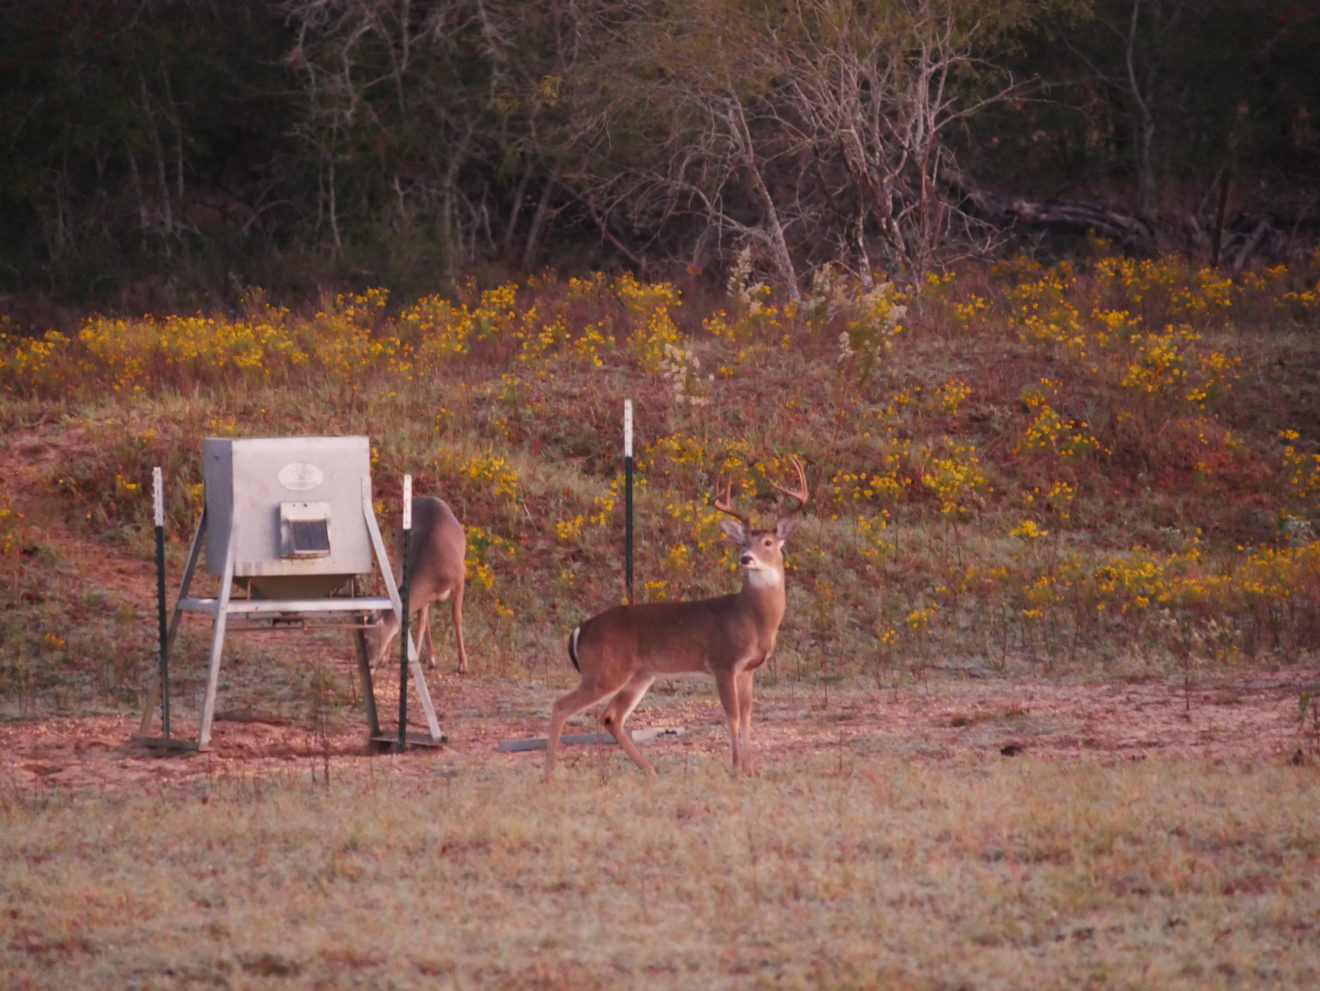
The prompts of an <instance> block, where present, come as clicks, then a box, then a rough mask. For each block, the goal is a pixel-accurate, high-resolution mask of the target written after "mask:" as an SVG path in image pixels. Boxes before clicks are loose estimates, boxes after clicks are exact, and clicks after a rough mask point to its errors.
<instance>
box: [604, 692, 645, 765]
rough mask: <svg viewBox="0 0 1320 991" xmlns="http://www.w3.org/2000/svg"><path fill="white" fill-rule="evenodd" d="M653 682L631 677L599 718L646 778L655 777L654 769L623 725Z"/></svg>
mask: <svg viewBox="0 0 1320 991" xmlns="http://www.w3.org/2000/svg"><path fill="white" fill-rule="evenodd" d="M653 681H655V678H654V677H653V676H651V675H646V674H635V675H633V676H632V677H631V678H630V679H628V683H627V684H625V685H624V686H623V687H622V688H620V689H619V691H618V693H617V694H616V695H615V696H614V698H612V699H610V704H609V705H608V706H606V707H605V712H604V713H603V714H602V715H601V717H600V721H601V723H602V724H603V725H604V726H605V728H606V729H607V730H609V731H610V733H611V734H613V736H614V739H615V741H616V742H617V743H618V744H619V746H621V747H622V748H623V752H624V753H626V754H627V755H628V756H629V757H631V758H632V759H633V763H634V764H636V765H637V766H638V767H640V768H641V769H642V771H643V772H644V773H645V774H646V776H647V777H648V778H654V777H655V776H656V775H655V768H653V767H652V766H651V762H650V761H649V760H647V759H646V758H645V757H644V756H643V755H642V752H641V751H640V750H639V749H637V744H635V743H634V742H633V740H632V737H631V736H629V735H628V730H627V728H626V727H625V726H624V723H625V722H626V721H627V719H628V717H629V716H630V715H632V711H633V710H634V709H636V708H637V703H638V702H640V701H641V700H642V696H643V695H645V694H646V690H647V689H648V688H650V687H651V683H652V682H653Z"/></svg>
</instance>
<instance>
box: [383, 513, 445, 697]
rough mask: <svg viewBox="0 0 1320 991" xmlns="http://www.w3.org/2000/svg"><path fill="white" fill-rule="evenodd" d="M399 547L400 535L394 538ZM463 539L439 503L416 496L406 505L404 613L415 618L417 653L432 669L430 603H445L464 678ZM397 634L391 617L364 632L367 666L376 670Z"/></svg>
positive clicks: (397, 627) (432, 645)
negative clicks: (369, 662)
mask: <svg viewBox="0 0 1320 991" xmlns="http://www.w3.org/2000/svg"><path fill="white" fill-rule="evenodd" d="M400 544H402V534H400ZM466 556H467V538H466V537H465V536H464V535H463V528H462V526H460V525H459V522H458V519H457V518H456V517H455V516H454V513H453V511H452V510H451V509H450V508H449V506H448V505H447V504H446V503H445V502H444V500H442V499H437V498H436V497H435V496H421V497H419V498H417V499H414V500H413V503H412V529H411V530H409V540H408V575H407V579H408V609H409V615H411V614H413V613H420V614H421V616H420V618H419V620H418V623H417V647H418V651H419V653H420V655H421V656H422V657H423V658H425V660H426V663H427V665H428V666H429V667H432V668H434V667H435V646H434V644H432V642H431V622H430V613H431V603H433V602H444V601H445V600H448V601H449V603H450V608H451V609H452V610H453V617H454V637H455V639H456V640H457V641H458V670H459V672H460V673H461V674H466V673H467V669H468V661H467V651H466V650H465V649H464V647H463V586H464V583H465V582H466V581H467V569H466V566H465V558H466ZM398 633H399V621H398V619H397V618H395V616H394V614H393V613H386V614H385V617H384V618H383V619H382V620H381V621H380V622H378V623H375V624H374V625H372V626H371V628H370V629H369V630H368V637H369V639H370V650H371V657H372V666H373V667H374V666H375V665H376V664H379V663H380V662H381V660H382V659H383V658H384V656H385V652H386V651H387V650H389V646H390V643H391V642H392V641H393V640H394V638H395V637H396V636H398Z"/></svg>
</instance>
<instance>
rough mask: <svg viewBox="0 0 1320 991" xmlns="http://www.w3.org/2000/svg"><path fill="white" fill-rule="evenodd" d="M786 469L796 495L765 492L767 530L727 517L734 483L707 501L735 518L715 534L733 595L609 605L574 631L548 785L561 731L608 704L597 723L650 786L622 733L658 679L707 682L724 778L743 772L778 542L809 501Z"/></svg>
mask: <svg viewBox="0 0 1320 991" xmlns="http://www.w3.org/2000/svg"><path fill="white" fill-rule="evenodd" d="M792 464H793V467H794V469H795V470H796V471H797V476H798V487H797V488H796V489H793V490H790V489H786V488H783V487H782V486H780V485H774V483H773V482H772V483H771V484H772V485H774V487H775V488H776V489H778V490H779V492H780V493H781V496H780V499H779V520H778V522H777V523H776V524H775V526H774V527H773V528H772V529H769V530H754V529H752V526H751V523H750V522H749V521H748V519H747V517H745V516H741V515H739V514H738V513H736V512H734V510H733V507H732V505H731V504H730V496H731V494H732V489H733V486H732V483H729V484H728V485H726V486H725V489H724V494H723V496H722V497H721V496H719V495H717V496H716V497H715V498H714V499H713V500H712V505H713V506H714V507H715V508H716V509H718V510H719V511H720V512H722V513H725V514H727V515H728V516H732V517H733V520H724V521H722V522H721V524H720V527H721V529H722V530H723V531H724V534H725V536H727V537H728V538H729V539H730V540H732V541H733V542H734V543H735V544H736V545H737V546H738V548H739V550H740V556H739V564H740V565H741V569H742V588H740V589H739V590H738V591H737V592H735V593H733V594H731V595H721V596H717V597H716V598H713V599H700V600H696V601H691V602H650V603H642V604H640V605H620V606H615V607H614V608H612V609H607V610H606V611H605V612H603V613H600V614H599V615H597V616H594V617H592V618H591V619H589V620H587V621H586V622H585V623H583V624H582V625H581V626H579V627H577V629H575V630H574V631H573V632H572V634H571V635H570V636H569V640H568V655H569V659H570V660H571V661H572V662H573V666H574V667H575V668H577V669H578V671H579V672H580V673H581V675H582V680H581V681H580V682H579V683H578V686H577V687H576V688H575V689H573V690H572V691H571V692H569V693H568V694H567V695H565V696H563V697H562V698H560V699H559V700H558V701H556V702H555V704H554V709H553V711H552V713H551V716H550V736H549V740H548V741H547V747H546V757H545V780H546V781H549V780H550V776H551V774H552V772H553V770H554V764H555V756H556V752H557V750H558V748H559V737H560V734H561V733H562V732H563V729H564V723H565V722H566V721H567V720H568V719H570V718H571V717H572V716H573V715H575V714H576V713H578V712H581V711H582V710H583V709H585V708H587V706H589V705H592V704H593V703H595V702H599V701H600V700H601V699H604V698H607V697H610V696H612V698H610V701H609V703H608V704H607V705H606V707H605V712H604V714H603V715H602V716H601V722H602V723H603V724H604V725H605V727H606V728H607V729H608V730H609V731H610V733H611V734H613V736H614V739H615V740H616V741H618V743H619V746H621V747H623V749H624V751H625V752H626V753H627V754H628V756H629V757H631V758H632V759H633V761H634V762H635V763H636V764H637V766H638V767H640V768H641V769H642V770H643V771H644V772H645V773H646V774H647V775H648V776H650V777H654V776H655V769H654V768H652V767H651V764H650V762H649V761H648V760H647V759H646V758H645V757H643V756H642V753H641V751H640V750H638V749H637V745H636V744H635V743H633V741H632V739H631V738H630V737H629V736H628V731H627V728H626V727H625V725H624V724H625V723H626V722H627V719H628V716H629V715H630V714H631V713H632V711H633V709H635V708H636V707H637V703H638V702H640V701H641V699H642V696H643V695H645V694H646V690H647V689H648V688H650V687H651V683H652V682H653V681H655V679H656V678H657V677H659V676H662V675H682V674H709V675H712V676H714V678H715V685H716V687H717V688H718V689H719V693H720V703H721V705H723V707H724V718H725V722H726V724H727V725H728V729H729V741H730V743H731V745H732V749H733V766H732V771H733V773H734V774H735V775H736V774H740V773H750V772H751V770H752V761H751V753H750V748H751V724H752V677H753V675H754V674H755V673H756V669H757V668H758V667H760V666H761V664H763V663H764V662H765V660H766V658H767V657H769V656H770V653H771V652H772V651H773V650H774V649H775V638H776V636H777V635H778V632H779V622H780V620H782V619H783V617H784V608H785V598H784V553H783V548H784V539H785V538H786V537H787V536H788V534H789V531H790V530H791V529H792V528H793V518H792V515H791V512H796V511H797V510H800V509H801V508H802V507H803V506H805V505H806V504H807V498H808V492H807V476H806V471H805V470H804V469H803V467H802V462H801V461H799V460H798V459H797V458H793V459H792ZM718 488H719V486H718V484H717V486H716V490H717V493H718ZM785 496H788V497H791V498H793V499H796V500H797V503H798V505H797V507H796V509H793V510H791V511H785V509H784V497H785ZM735 521H736V522H735Z"/></svg>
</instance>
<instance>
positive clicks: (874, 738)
mask: <svg viewBox="0 0 1320 991" xmlns="http://www.w3.org/2000/svg"><path fill="white" fill-rule="evenodd" d="M707 687H708V686H707ZM560 690H561V689H553V688H548V687H545V686H520V685H518V684H517V683H515V682H511V681H509V680H507V679H498V678H491V677H485V676H482V675H472V676H465V677H459V676H457V675H453V674H437V675H432V677H431V693H432V695H433V697H434V698H435V700H436V705H437V708H438V709H439V710H440V713H441V725H442V728H443V730H444V732H445V734H446V735H447V737H448V740H447V742H446V743H445V744H444V745H443V746H441V747H439V748H427V749H413V750H410V751H409V752H407V753H404V754H392V753H388V752H386V753H382V752H380V751H379V750H374V749H373V748H372V746H371V745H370V744H369V742H368V740H367V734H366V722H365V716H362V719H361V721H360V722H356V723H355V722H353V721H352V720H351V716H352V715H353V714H351V713H350V714H348V715H343V714H342V713H341V714H340V715H339V716H337V717H336V720H335V725H334V726H332V727H330V728H325V727H324V726H321V727H318V726H316V725H315V721H313V720H310V719H309V720H299V719H296V718H294V719H284V718H279V717H275V716H270V715H263V714H261V713H259V712H250V711H248V712H222V713H221V714H220V716H219V718H218V719H217V721H216V723H215V727H214V732H213V737H212V741H211V747H210V748H209V749H208V750H207V751H205V752H201V753H194V754H191V755H181V754H178V753H175V752H171V751H162V750H160V749H155V748H151V747H149V746H147V745H146V744H145V743H143V742H141V741H140V740H137V739H135V738H134V737H135V734H136V733H137V730H138V719H137V718H136V717H132V716H96V717H84V718H45V719H31V720H20V721H15V722H9V723H3V724H0V786H11V787H12V786H18V787H23V788H44V787H58V786H65V787H74V788H96V789H108V790H115V789H129V790H137V789H142V788H148V789H150V788H154V787H159V786H167V785H169V784H171V783H183V784H188V783H195V784H201V783H204V782H206V781H208V780H211V779H214V778H216V777H224V776H239V777H247V776H253V775H265V774H271V775H280V774H284V775H288V774H291V773H292V774H299V775H314V776H319V775H323V774H334V773H336V772H338V771H345V770H352V769H359V770H364V771H365V770H374V769H376V768H380V769H382V770H387V771H388V773H391V774H404V775H413V774H415V775H418V776H431V775H437V774H454V773H480V772H482V771H483V770H491V769H495V768H500V767H503V768H515V769H516V768H525V769H526V771H527V773H529V774H537V773H539V771H540V766H541V761H542V759H543V751H535V750H534V751H530V752H504V751H501V750H500V748H499V744H500V742H501V741H506V740H525V739H528V738H535V737H538V736H543V735H544V733H545V731H546V721H547V717H548V713H549V709H550V704H551V702H552V701H553V699H554V697H555V695H556V694H557V693H558V691H560ZM1317 690H1320V672H1316V671H1314V670H1312V669H1309V668H1304V667H1297V668H1275V669H1259V668H1258V669H1247V670H1238V671H1234V672H1232V673H1227V674H1214V675H1206V676H1204V677H1200V678H1197V679H1195V680H1194V681H1193V683H1192V685H1191V687H1190V690H1189V689H1188V688H1187V687H1186V686H1184V684H1183V682H1182V680H1181V679H1176V680H1158V679H1146V680H1141V681H1114V682H1108V683H1094V682H1091V683H1085V684H1082V683H1077V684H1067V683H1061V684H1055V683H1044V682H1039V681H1027V680H1020V679H1005V678H996V677H980V678H970V677H959V678H953V677H939V678H932V679H931V680H929V681H926V682H922V683H919V684H915V685H910V686H904V687H901V688H880V687H874V686H867V685H853V686H844V685H833V686H828V687H826V686H819V685H817V686H810V687H803V686H797V685H794V686H786V685H783V684H780V685H776V686H772V687H770V688H769V689H768V690H764V691H762V692H761V693H760V695H759V696H758V708H757V713H756V719H755V721H754V726H753V731H754V740H755V744H754V746H755V752H756V755H757V758H758V761H759V763H760V766H761V768H762V769H763V770H764V769H766V768H769V767H772V766H773V765H774V764H775V763H776V762H777V761H782V760H786V759H787V758H788V757H789V756H791V755H792V754H794V753H798V754H800V753H801V752H803V751H817V752H819V753H823V754H828V755H831V756H837V758H838V759H839V761H840V762H856V761H865V760H867V759H877V758H880V759H886V758H887V759H894V758H899V759H915V760H924V761H933V762H940V761H951V760H968V759H972V760H974V759H986V760H1006V759H1014V758H1021V757H1024V756H1026V755H1030V756H1032V757H1034V758H1036V759H1048V760H1087V761H1101V762H1112V761H1125V760H1142V759H1147V758H1157V757H1158V758H1164V759H1204V760H1212V761H1221V760H1222V761H1233V760H1261V761H1306V762H1308V763H1309V762H1313V761H1316V760H1317V756H1316V754H1317V751H1318V750H1320V734H1317V731H1316V729H1315V727H1314V726H1312V725H1311V724H1310V721H1308V722H1307V724H1306V725H1305V726H1299V720H1298V715H1299V700H1300V699H1301V698H1302V697H1303V693H1307V692H1317ZM381 711H382V722H384V721H385V720H386V713H390V714H391V715H392V712H391V710H390V708H389V703H388V700H386V699H382V700H381ZM359 715H361V714H360V713H359ZM721 717H722V713H721V712H720V708H719V704H718V702H717V701H716V699H715V697H714V692H713V689H711V690H709V691H704V692H703V691H702V686H700V685H699V684H696V683H694V684H692V686H691V687H690V688H689V687H687V686H684V687H682V688H681V689H676V690H672V691H669V692H666V691H665V690H663V689H662V688H661V687H660V686H659V685H657V688H656V690H654V691H653V692H652V694H651V695H650V696H649V697H648V698H647V700H646V701H645V702H644V703H643V706H642V708H641V709H639V711H638V713H637V714H636V715H635V716H634V718H633V720H632V721H631V724H630V725H631V726H632V728H633V729H634V730H638V729H644V728H648V727H682V728H683V730H684V732H683V733H682V734H680V735H677V736H674V737H668V738H664V739H662V740H658V741H655V742H652V743H650V744H647V751H648V753H649V754H650V755H651V756H652V758H653V759H655V760H657V763H658V764H659V767H660V770H661V773H664V766H665V763H666V762H667V761H668V762H670V763H671V765H672V762H673V761H674V760H676V759H679V760H683V759H686V760H713V761H721V762H722V761H723V760H725V758H726V755H727V736H726V733H725V730H724V727H723V723H722V718H721ZM588 728H590V727H589V726H588V725H586V724H585V723H584V724H583V725H580V726H575V727H571V728H570V730H569V732H581V731H582V730H584V729H588ZM415 729H416V727H415ZM195 733H196V728H195V724H191V725H190V724H189V723H187V722H183V721H180V722H178V723H177V724H176V726H175V735H176V736H183V737H189V736H195ZM614 749H615V748H613V747H611V748H610V751H613V750H614ZM602 756H606V755H605V752H604V751H603V750H601V749H600V748H596V747H587V746H572V747H569V748H567V751H566V753H565V763H566V765H568V766H569V767H572V765H573V764H574V763H582V762H583V761H596V760H600V759H601V758H602ZM608 759H610V760H614V761H618V762H621V763H620V766H621V767H622V766H623V765H624V764H626V760H627V759H626V757H624V756H623V755H622V754H618V753H610V754H609V755H608ZM370 762H375V764H374V767H373V768H368V764H369V763H370ZM570 773H571V772H570Z"/></svg>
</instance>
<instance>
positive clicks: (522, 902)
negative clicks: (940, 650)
mask: <svg viewBox="0 0 1320 991" xmlns="http://www.w3.org/2000/svg"><path fill="white" fill-rule="evenodd" d="M1314 687H1315V686H1314V677H1313V676H1311V677H1310V679H1309V680H1308V679H1307V678H1306V676H1305V675H1304V674H1301V673H1299V672H1297V671H1295V670H1283V671H1279V670H1274V671H1240V672H1234V673H1233V674H1232V675H1231V676H1222V677H1215V678H1210V679H1207V680H1206V681H1205V682H1204V683H1202V684H1200V685H1198V686H1197V688H1196V689H1195V690H1194V691H1193V692H1191V694H1190V695H1186V694H1184V693H1183V691H1182V690H1181V687H1180V685H1179V684H1177V683H1163V682H1158V681H1151V680H1142V681H1138V682H1112V681H1106V682H1074V683H1054V684H1047V683H1041V682H1039V681H1037V680H1017V679H1003V678H998V677H991V678H985V679H968V678H965V677H958V678H954V679H949V678H945V677H943V676H936V677H934V678H931V679H928V680H926V681H924V682H913V683H911V684H906V685H902V686H895V687H888V688H881V687H877V686H874V685H869V686H868V685H864V684H860V683H856V682H854V683H851V684H835V685H817V686H814V687H804V686H801V685H795V684H781V685H776V686H774V687H772V688H770V689H769V690H767V691H765V692H763V693H762V702H761V706H760V709H759V718H758V722H757V745H758V753H759V755H760V757H761V773H760V774H759V775H758V776H756V777H754V778H749V779H741V780H735V779H731V778H730V777H729V776H728V773H727V770H726V763H727V753H726V751H727V740H726V736H725V733H724V729H723V726H722V724H721V720H720V718H719V707H718V703H717V702H716V701H715V699H714V697H713V691H712V690H711V689H710V688H709V687H708V686H701V685H698V684H696V683H692V684H691V685H688V684H683V685H680V686H679V687H677V688H675V689H673V690H672V691H669V692H663V691H662V692H657V693H655V694H653V696H652V697H651V698H650V699H648V702H647V703H646V704H644V707H643V710H642V711H641V713H639V718H638V725H639V726H647V725H651V726H681V727H683V728H684V730H685V733H684V734H682V735H680V736H677V737H675V738H672V739H667V740H665V741H663V742H657V743H655V744H652V745H650V746H649V747H648V750H649V752H650V753H651V754H652V756H653V759H655V760H656V763H657V766H658V768H659V770H660V774H661V777H660V779H659V781H658V782H657V783H656V784H654V785H649V786H648V785H647V784H646V783H645V781H644V779H643V778H642V776H641V775H640V774H638V773H637V771H636V769H635V768H634V767H633V766H632V764H631V763H630V762H629V761H627V759H626V758H625V757H624V756H623V755H622V754H620V753H618V752H617V748H613V747H595V746H576V747H570V748H568V750H567V752H566V755H565V756H566V760H565V767H564V768H562V769H561V774H560V777H559V779H558V780H557V781H556V782H555V784H554V785H553V786H551V787H548V788H547V787H545V786H544V785H542V783H541V780H540V767H541V759H542V754H541V752H539V751H533V752H527V753H503V752H500V751H499V749H498V744H499V743H500V741H502V740H510V739H523V738H526V737H532V736H536V735H540V734H543V733H544V730H545V717H546V713H547V712H548V709H549V702H550V701H551V700H552V698H553V696H554V694H555V691H554V690H553V689H551V688H550V687H548V686H533V687H529V686H527V685H525V684H519V683H516V682H512V681H510V680H507V679H502V678H496V677H489V676H475V677H473V676H469V677H460V676H458V675H445V676H443V677H440V678H436V679H433V691H434V694H435V695H436V697H437V699H438V701H439V704H440V705H441V707H442V713H443V723H444V728H445V730H446V732H447V733H448V734H449V737H450V742H449V743H448V744H447V745H446V746H444V747H442V748H440V749H438V750H430V749H425V750H424V749H415V750H412V751H409V752H407V753H403V754H394V753H372V752H370V751H369V748H368V746H367V741H366V737H365V731H364V727H363V726H362V725H359V724H358V723H356V722H354V721H353V720H352V718H351V717H352V716H353V715H357V714H356V713H352V712H347V711H346V712H344V713H341V714H340V715H339V716H338V717H336V718H335V719H334V720H332V721H331V722H330V723H326V722H319V723H318V722H317V721H316V720H314V719H313V718H312V717H311V714H310V713H308V714H306V715H305V716H304V717H303V718H278V717H276V716H273V715H263V714H261V713H256V714H253V713H247V712H233V713H227V714H226V717H225V718H223V719H222V721H221V722H220V723H218V725H217V730H216V734H215V738H214V746H213V748H212V750H211V751H208V752H206V753H203V754H198V755H194V756H192V757H180V756H161V755H160V752H159V751H151V750H149V749H147V748H146V747H145V746H143V745H142V744H140V743H137V742H134V741H133V740H132V735H133V732H134V731H135V729H136V720H135V719H132V718H128V717H123V716H100V717H94V716H93V717H82V718H55V719H44V720H25V721H19V722H11V723H7V724H3V725H0V753H3V759H2V760H0V823H2V824H3V830H4V834H5V837H6V848H7V854H8V855H7V856H6V858H5V859H4V861H3V864H0V892H3V894H2V895H0V915H2V917H3V918H4V919H5V920H6V925H5V927H4V929H5V931H6V936H5V937H4V946H3V956H2V957H0V981H2V982H3V984H4V986H5V987H7V988H16V989H18V988H65V987H72V986H80V987H107V988H109V987H147V988H166V987H170V988H174V987H187V988H201V987H236V988H249V987H290V988H300V987H306V988H318V987H358V986H366V987H400V988H402V987H419V986H441V987H459V988H465V987H466V988H477V987H482V988H485V987H501V988H505V987H508V988H521V987H545V988H560V987H563V988H569V987H574V988H577V987H602V988H603V987H608V986H619V985H621V984H622V985H623V986H628V987H656V988H679V987H692V986H701V987H729V988H734V987H786V988H812V987H840V988H844V987H856V988H873V987H889V988H969V989H971V988H978V989H981V988H1023V987H1049V988H1063V987H1068V988H1073V987H1095V988H1149V987H1161V988H1178V987H1183V988H1216V987H1222V988H1237V987H1279V988H1305V987H1311V986H1314V984H1315V982H1316V981H1317V980H1318V979H1320V953H1318V952H1317V949H1316V947H1317V941H1318V940H1320V923H1318V922H1317V919H1320V884H1317V871H1316V868H1317V865H1318V864H1320V822H1318V821H1317V809H1320V776H1318V775H1317V757H1316V753H1315V743H1316V738H1315V737H1314V736H1310V737H1308V736H1307V735H1306V734H1300V733H1299V731H1298V726H1297V720H1296V708H1297V701H1296V700H1297V697H1298V694H1299V692H1300V691H1304V690H1308V688H1309V689H1313V688H1314ZM382 695H384V696H388V691H386V690H383V691H382ZM183 728H184V729H186V724H184V727H183Z"/></svg>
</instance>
